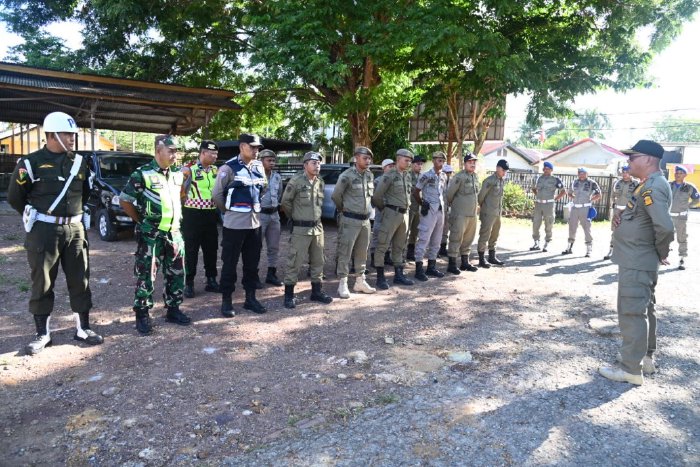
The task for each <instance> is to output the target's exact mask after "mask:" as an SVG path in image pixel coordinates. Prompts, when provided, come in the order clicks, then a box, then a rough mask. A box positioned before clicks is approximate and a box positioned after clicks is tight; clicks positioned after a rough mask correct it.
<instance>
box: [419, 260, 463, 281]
mask: <svg viewBox="0 0 700 467" xmlns="http://www.w3.org/2000/svg"><path fill="white" fill-rule="evenodd" d="M458 274H459V273H458ZM425 275H426V276H430V277H437V278H440V277H445V273H444V272H442V271H438V269H437V261H436V260H434V259H429V260H428V268H427V269H426V270H425Z"/></svg>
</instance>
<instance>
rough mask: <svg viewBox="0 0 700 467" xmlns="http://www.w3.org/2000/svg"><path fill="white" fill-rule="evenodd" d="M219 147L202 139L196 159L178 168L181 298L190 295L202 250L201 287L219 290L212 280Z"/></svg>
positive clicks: (214, 280) (217, 236) (216, 227)
mask: <svg viewBox="0 0 700 467" xmlns="http://www.w3.org/2000/svg"><path fill="white" fill-rule="evenodd" d="M218 154H219V147H218V146H217V145H216V143H215V142H214V141H209V140H203V141H202V142H201V143H200V145H199V160H198V161H197V162H196V163H194V164H192V165H190V166H189V167H187V166H186V167H183V168H182V176H183V177H184V178H185V183H183V185H182V194H181V198H182V200H183V209H182V236H183V238H184V239H185V291H184V296H185V298H193V297H194V277H195V276H196V275H197V259H198V257H199V249H200V247H201V249H202V259H203V260H204V274H205V275H206V277H207V282H206V285H205V286H204V290H206V291H207V292H219V284H218V283H217V282H216V276H217V271H216V252H217V250H218V248H219V226H218V225H217V222H218V219H219V213H218V212H217V211H216V205H215V204H214V200H212V190H213V188H214V183H215V182H216V166H215V165H214V163H215V162H216V158H217V156H218Z"/></svg>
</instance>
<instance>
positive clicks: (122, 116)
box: [0, 62, 241, 135]
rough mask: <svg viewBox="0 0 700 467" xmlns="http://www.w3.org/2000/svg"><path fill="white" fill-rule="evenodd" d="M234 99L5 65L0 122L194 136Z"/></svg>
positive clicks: (0, 75) (1, 65)
mask: <svg viewBox="0 0 700 467" xmlns="http://www.w3.org/2000/svg"><path fill="white" fill-rule="evenodd" d="M234 96H235V94H234V93H233V92H231V91H225V90H222V89H207V88H191V87H187V86H179V85H173V84H160V83H151V82H148V81H137V80H131V79H123V78H114V77H110V76H98V75H85V74H78V73H67V72H62V71H54V70H47V69H41V68H32V67H28V66H24V65H17V64H13V63H5V62H0V121H5V122H13V123H37V124H41V123H42V122H43V120H44V117H45V116H46V114H48V113H50V112H54V111H62V112H66V113H68V114H70V115H71V116H72V117H73V118H75V120H76V122H77V123H78V126H80V127H83V128H100V129H103V130H122V131H139V132H146V133H172V134H177V135H191V134H192V133H194V132H195V131H197V130H198V129H199V128H201V127H203V126H206V125H208V123H209V121H210V120H211V118H212V117H213V116H214V114H215V113H216V112H218V111H219V110H220V109H229V110H239V109H240V108H241V107H240V106H239V105H238V104H236V103H235V102H233V101H232V99H233V98H234Z"/></svg>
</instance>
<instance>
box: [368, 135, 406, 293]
mask: <svg viewBox="0 0 700 467" xmlns="http://www.w3.org/2000/svg"><path fill="white" fill-rule="evenodd" d="M412 160H413V153H412V152H411V151H409V150H408V149H399V150H398V151H396V167H395V168H393V169H392V170H390V171H389V172H388V173H386V174H385V175H384V176H383V177H382V180H381V182H380V183H379V185H377V188H376V190H374V195H372V204H373V205H374V206H375V207H377V208H378V209H380V210H381V211H382V225H381V227H380V230H379V236H378V240H377V251H376V258H383V257H384V253H385V252H386V251H387V250H388V248H389V245H391V259H392V262H393V263H394V284H401V285H413V281H412V280H411V279H409V278H407V277H406V276H405V275H404V272H403V268H404V264H405V261H404V256H405V252H406V241H407V240H408V206H409V204H410V197H411V174H410V173H409V170H408V169H409V166H410V165H411V161H412ZM377 288H378V289H382V290H386V289H388V288H389V283H388V282H387V280H386V277H384V265H381V266H378V267H377Z"/></svg>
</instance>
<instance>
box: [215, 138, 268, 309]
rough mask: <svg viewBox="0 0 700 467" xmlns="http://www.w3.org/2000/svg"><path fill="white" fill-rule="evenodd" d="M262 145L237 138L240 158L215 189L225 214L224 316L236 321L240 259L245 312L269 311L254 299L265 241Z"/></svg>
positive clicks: (225, 169)
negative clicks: (235, 297)
mask: <svg viewBox="0 0 700 467" xmlns="http://www.w3.org/2000/svg"><path fill="white" fill-rule="evenodd" d="M262 147H263V145H262V142H261V141H260V137H259V136H258V135H254V134H249V133H242V134H241V135H239V137H238V149H239V154H238V156H237V157H234V158H232V159H231V160H229V161H227V162H226V163H225V164H224V165H222V166H221V168H219V175H218V176H217V177H216V184H215V185H214V193H213V198H214V203H216V206H217V207H218V208H219V211H221V212H223V213H224V219H223V222H224V227H223V229H222V236H223V239H222V241H221V261H222V265H221V278H220V280H219V290H221V314H222V315H224V316H225V317H227V318H233V317H234V316H235V315H236V311H235V310H234V308H233V301H232V298H231V297H232V296H233V292H234V291H235V290H236V281H237V279H238V274H237V272H236V268H237V267H238V258H239V257H240V258H241V259H242V262H243V278H242V280H241V285H243V290H245V302H244V303H243V308H244V309H246V310H250V311H252V312H253V313H259V314H260V313H265V312H266V311H267V308H265V307H264V306H263V304H262V303H260V302H259V301H258V299H257V298H256V296H255V291H256V285H257V283H258V264H259V263H260V250H262V239H261V237H260V209H261V208H260V198H261V193H262V191H263V190H264V189H265V186H266V185H267V179H266V178H265V171H264V170H263V167H262V164H261V163H260V161H258V160H257V159H256V157H257V154H258V151H259V150H260V149H262Z"/></svg>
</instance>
